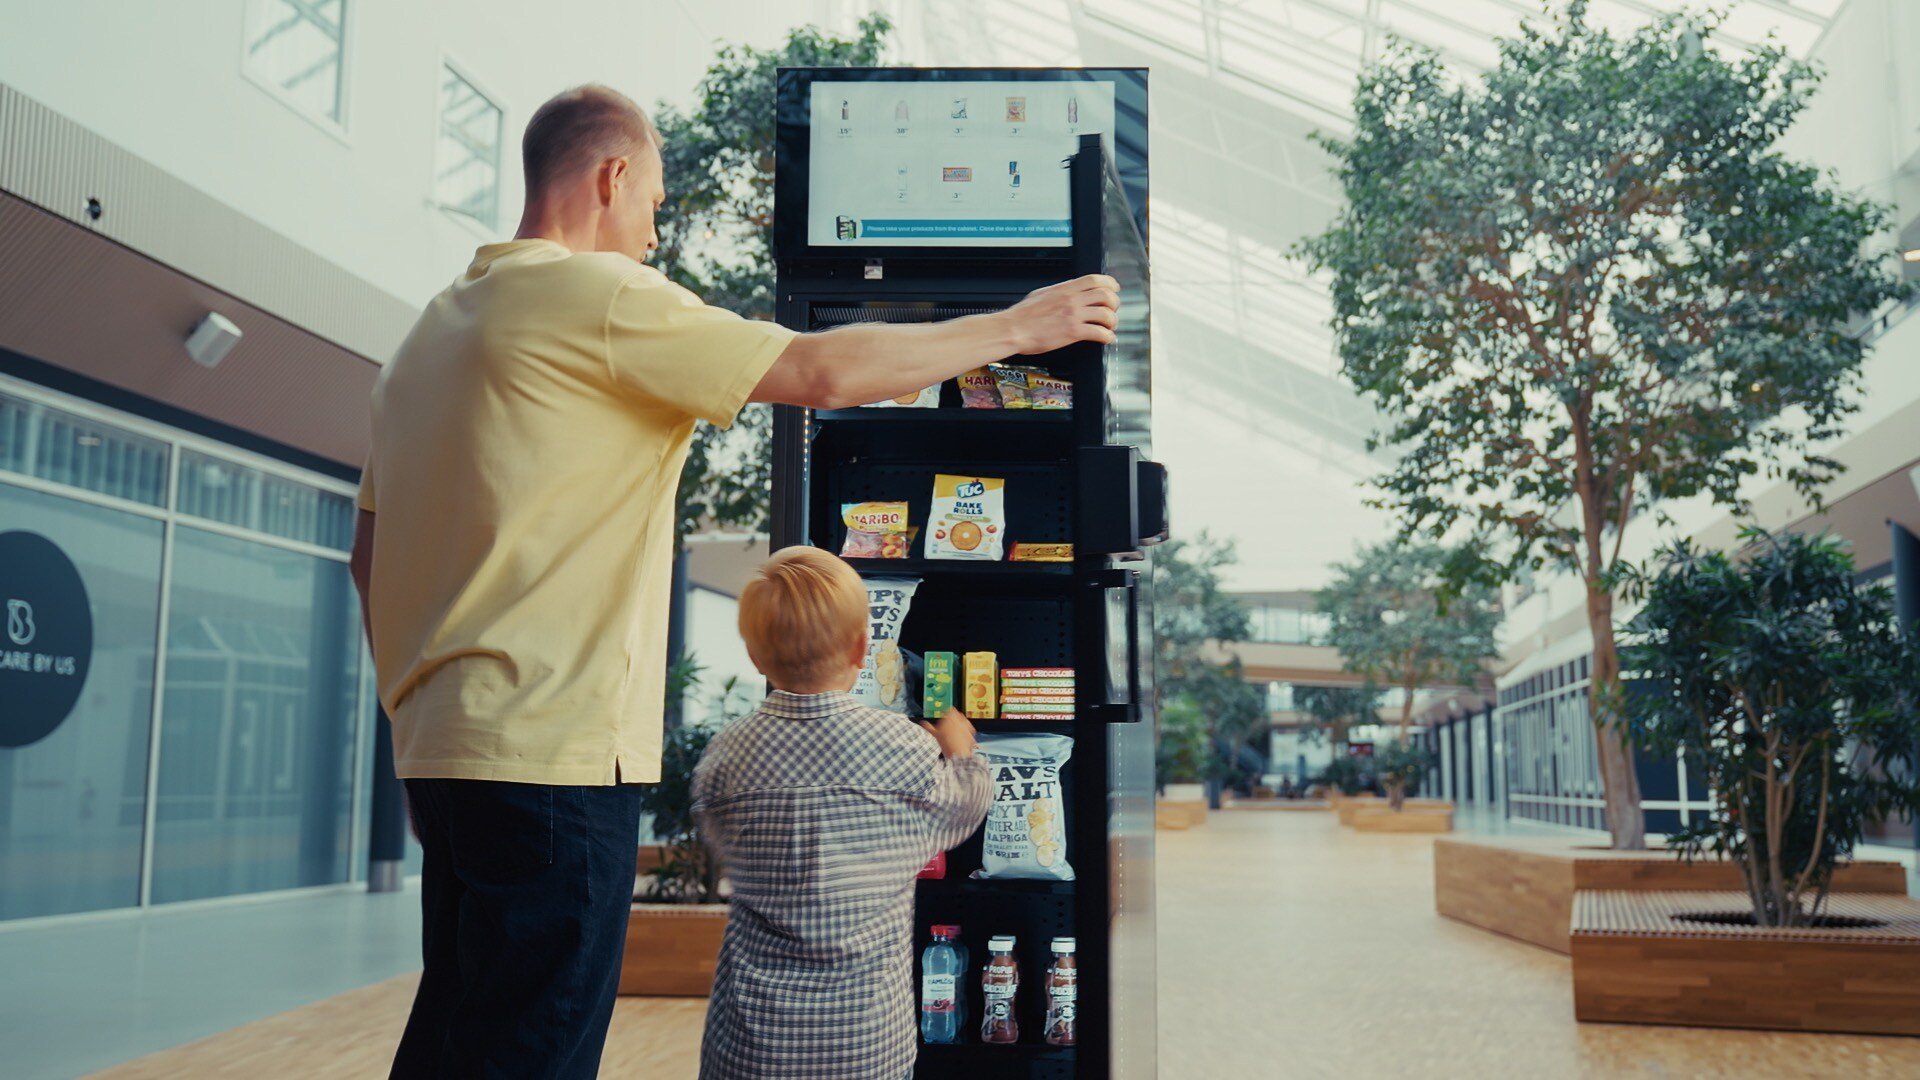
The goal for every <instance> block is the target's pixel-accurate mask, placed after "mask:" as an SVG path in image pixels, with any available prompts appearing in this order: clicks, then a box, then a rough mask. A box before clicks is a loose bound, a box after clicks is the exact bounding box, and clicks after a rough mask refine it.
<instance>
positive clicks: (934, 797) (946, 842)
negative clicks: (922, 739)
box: [924, 709, 993, 851]
mask: <svg viewBox="0 0 1920 1080" xmlns="http://www.w3.org/2000/svg"><path fill="white" fill-rule="evenodd" d="M924 726H925V727H926V728H927V730H928V731H931V732H933V737H934V738H935V739H938V740H939V741H940V752H941V757H940V760H939V761H937V762H935V763H934V777H933V791H932V792H931V793H929V794H928V796H927V801H928V803H929V806H930V809H931V810H932V812H933V838H934V842H935V844H936V845H937V850H940V851H946V850H949V849H951V848H954V847H957V846H958V845H959V844H960V842H961V841H962V840H965V839H966V838H967V837H969V836H972V835H973V833H974V830H975V829H978V828H979V827H980V823H981V822H982V821H985V820H986V817H987V807H988V806H989V805H991V804H992V802H993V782H992V779H991V777H990V776H989V774H988V771H987V763H986V762H985V761H983V760H981V758H980V757H979V755H977V754H975V753H974V752H973V750H974V742H973V725H972V724H970V723H968V722H967V718H966V717H964V716H962V715H960V713H959V712H958V711H957V710H951V709H950V710H948V712H947V715H945V716H943V717H941V718H940V723H939V725H938V726H935V725H933V724H925V725H924Z"/></svg>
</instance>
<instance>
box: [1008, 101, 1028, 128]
mask: <svg viewBox="0 0 1920 1080" xmlns="http://www.w3.org/2000/svg"><path fill="white" fill-rule="evenodd" d="M1026 122H1027V99H1026V98H1024V97H1010V98H1008V99H1007V123H1009V124H1024V123H1026Z"/></svg>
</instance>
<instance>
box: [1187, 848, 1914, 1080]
mask: <svg viewBox="0 0 1920 1080" xmlns="http://www.w3.org/2000/svg"><path fill="white" fill-rule="evenodd" d="M1160 841H1161V843H1160V864H1159V880H1160V882H1161V885H1160V911H1161V918H1160V1076H1161V1077H1162V1078H1163V1080H1213V1078H1217V1077H1253V1076H1279V1077H1288V1078H1294V1077H1342V1078H1348V1080H1351V1078H1355V1077H1420V1078H1428V1077H1431V1078H1436V1080H1443V1078H1453V1077H1460V1078H1473V1080H1485V1078H1494V1077H1541V1078H1547V1077H1551V1078H1555V1080H1558V1078H1561V1077H1608V1078H1612V1077H1663V1078H1665V1077H1673V1078H1679V1077H1686V1078H1695V1077H1700V1078H1708V1077H1729V1078H1732V1077H1740V1078H1756V1077H1838V1076H1844V1077H1849V1078H1865V1077H1875V1078H1878V1077H1887V1078H1893V1077H1907V1078H1912V1077H1920V1039H1892V1038H1867V1037H1861V1036H1840V1035H1792V1034H1783V1033H1764V1032H1745V1031H1709V1030H1701V1029H1682V1028H1651V1027H1630V1026H1616V1025H1580V1024H1576V1023H1575V1022H1574V1020H1573V994H1572V986H1571V981H1570V978H1569V973H1568V961H1567V958H1566V957H1564V956H1560V955H1558V954H1555V953H1551V952H1548V951H1546V950H1544V949H1539V948H1535V947H1534V946H1531V945H1524V944H1521V943H1519V942H1514V941H1509V940H1507V939H1504V938H1499V937H1495V936H1493V935H1490V934H1486V933H1483V932H1481V931H1478V930H1473V929H1470V928H1468V927H1466V926H1463V925H1460V924H1457V923H1453V922H1449V921H1448V920H1445V919H1442V918H1440V917H1439V916H1437V915H1435V914H1434V911H1433V859H1432V843H1431V838H1428V837H1420V836H1394V835H1384V834H1365V835H1363V834H1359V833H1355V832H1353V831H1352V830H1350V829H1341V828H1339V826H1337V825H1336V824H1335V823H1334V821H1333V819H1332V816H1331V815H1328V814H1308V813H1285V814H1282V813H1260V812H1254V811H1237V812H1236V811H1224V812H1220V813H1215V814H1213V815H1211V816H1210V818H1209V820H1208V822H1207V824H1206V825H1204V826H1202V827H1201V828H1198V829H1193V830H1189V831H1187V832H1184V833H1164V832H1163V833H1161V834H1160Z"/></svg>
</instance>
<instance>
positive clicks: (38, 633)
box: [0, 532, 93, 747]
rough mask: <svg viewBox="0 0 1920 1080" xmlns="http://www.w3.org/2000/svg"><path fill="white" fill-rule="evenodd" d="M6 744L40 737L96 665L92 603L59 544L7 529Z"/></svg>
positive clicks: (1, 734) (0, 720)
mask: <svg viewBox="0 0 1920 1080" xmlns="http://www.w3.org/2000/svg"><path fill="white" fill-rule="evenodd" d="M0 605H4V606H5V611H4V612H0V615H4V618H5V620H6V622H5V625H4V626H0V701H4V702H6V703H7V707H6V708H5V709H0V747H13V746H26V745H27V744H29V743H35V742H39V741H40V740H41V739H44V738H46V737H47V736H48V735H51V734H53V730H54V729H55V728H57V727H59V726H60V725H61V723H62V722H64V721H65V720H66V718H67V716H68V714H70V713H72V712H73V707H74V705H75V703H77V702H78V701H79V700H80V689H81V688H82V687H84V686H85V685H86V683H87V668H88V667H90V666H91V665H92V663H93V608H92V606H91V605H90V604H89V603H88V602H87V586H86V583H84V582H82V581H81V580H80V571H79V569H78V568H76V567H75V566H74V565H73V560H72V559H69V558H67V553H66V552H64V551H61V550H60V547H59V545H57V544H55V543H54V542H53V541H51V540H49V539H47V538H46V537H44V536H41V535H40V534H39V533H30V532H0Z"/></svg>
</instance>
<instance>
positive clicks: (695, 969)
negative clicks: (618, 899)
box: [620, 904, 727, 997]
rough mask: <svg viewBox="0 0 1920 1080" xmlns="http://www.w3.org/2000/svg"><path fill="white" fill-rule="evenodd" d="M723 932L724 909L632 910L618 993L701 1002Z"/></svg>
mask: <svg viewBox="0 0 1920 1080" xmlns="http://www.w3.org/2000/svg"><path fill="white" fill-rule="evenodd" d="M726 931H727V905H725V904H635V905H633V910H632V911H631V912H630V913H629V914H628V916H627V948H626V957H625V959H624V960H623V961H622V963H621V967H620V992H621V993H622V994H633V995H637V996H641V997H706V996H707V995H708V994H709V993H711V992H712V990H713V972H714V968H715V967H716V966H718V965H719V962H720V939H721V938H722V937H723V936H724V935H725V934H726Z"/></svg>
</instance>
